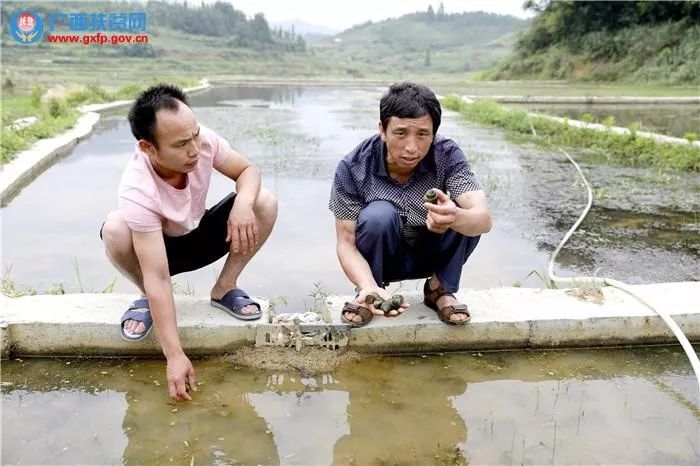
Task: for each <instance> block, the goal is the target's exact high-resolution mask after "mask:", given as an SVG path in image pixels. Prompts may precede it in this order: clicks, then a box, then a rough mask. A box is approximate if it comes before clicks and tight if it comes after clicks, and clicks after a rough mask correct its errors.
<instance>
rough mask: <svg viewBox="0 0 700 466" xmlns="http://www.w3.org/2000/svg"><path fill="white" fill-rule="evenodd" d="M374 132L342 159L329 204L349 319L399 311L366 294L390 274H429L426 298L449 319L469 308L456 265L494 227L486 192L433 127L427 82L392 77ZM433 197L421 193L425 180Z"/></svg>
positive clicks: (436, 109) (460, 320) (433, 103)
mask: <svg viewBox="0 0 700 466" xmlns="http://www.w3.org/2000/svg"><path fill="white" fill-rule="evenodd" d="M379 114H380V122H379V134H376V135H374V136H372V137H370V138H369V139H366V140H364V141H363V142H362V143H361V144H360V145H359V146H357V147H356V148H355V149H353V151H352V152H350V153H349V154H348V155H346V156H345V158H343V160H341V161H340V163H339V164H338V168H337V169H336V172H335V179H334V181H333V187H332V190H331V196H330V202H329V208H330V210H331V211H332V212H333V214H334V215H335V218H336V221H335V223H336V233H337V253H338V259H339V260H340V265H341V266H342V268H343V270H344V271H345V274H346V275H347V276H348V278H349V279H350V281H352V282H353V283H354V284H355V285H356V286H357V290H358V296H357V298H356V300H355V302H354V303H347V304H346V305H345V307H344V308H343V311H342V315H341V318H342V320H343V321H344V322H346V323H349V324H351V325H353V326H362V325H365V324H367V323H368V322H369V321H370V320H371V319H372V317H373V315H375V314H377V315H382V314H384V315H387V316H396V315H399V314H401V313H402V312H403V311H404V310H405V309H406V308H407V307H408V305H407V304H403V305H402V306H401V308H400V309H399V310H392V311H390V312H388V313H386V314H385V313H384V312H382V311H381V310H379V309H376V308H375V307H374V306H373V305H371V304H365V298H366V296H367V295H368V294H370V293H376V294H378V295H379V296H381V297H382V298H384V299H388V298H390V297H391V296H390V295H389V293H388V292H387V291H386V290H385V289H384V286H386V285H387V284H388V283H390V282H394V281H400V280H407V279H415V278H423V277H429V278H428V279H427V280H426V282H425V285H424V288H423V292H424V294H425V300H424V302H425V304H426V305H428V306H429V307H430V308H432V309H433V310H435V311H436V312H437V314H438V317H439V318H440V319H441V320H442V321H443V322H445V323H447V324H453V325H460V324H464V323H466V322H467V321H468V320H469V318H470V315H469V311H468V309H467V306H466V305H464V304H461V303H459V302H458V301H457V299H456V298H455V296H454V294H453V293H454V292H455V291H457V290H458V289H459V279H460V276H461V274H462V267H463V265H464V264H465V262H466V261H467V259H468V258H469V255H470V254H471V253H472V252H473V251H474V248H475V247H476V245H477V243H478V242H479V238H480V235H481V234H483V233H487V232H488V231H489V230H490V229H491V215H490V213H489V211H488V208H487V205H486V196H485V194H484V191H483V189H482V188H481V185H480V184H479V182H478V181H477V180H476V177H475V176H474V173H473V172H472V170H471V167H470V165H469V162H467V159H466V157H465V156H464V153H463V152H462V150H461V149H460V148H459V147H458V146H457V144H456V143H455V142H454V141H452V140H450V139H447V138H443V137H441V136H437V130H438V127H439V126H440V118H441V114H442V110H441V108H440V102H439V101H438V100H437V98H436V97H435V94H434V93H433V92H432V91H431V90H430V89H428V88H427V87H425V86H422V85H419V84H414V83H410V82H404V83H401V84H394V85H392V86H391V87H390V88H389V90H388V91H387V93H386V94H384V96H383V97H382V99H381V102H380V104H379ZM431 188H433V189H434V190H435V191H436V194H437V203H436V204H430V203H426V202H424V201H423V196H424V194H425V193H426V191H427V190H428V189H431Z"/></svg>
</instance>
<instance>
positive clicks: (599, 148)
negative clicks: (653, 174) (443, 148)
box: [443, 96, 700, 172]
mask: <svg viewBox="0 0 700 466" xmlns="http://www.w3.org/2000/svg"><path fill="white" fill-rule="evenodd" d="M443 105H444V106H445V107H446V108H449V109H452V110H456V111H459V112H460V113H461V114H462V115H463V116H464V117H465V118H467V119H468V120H470V121H474V122H477V123H481V124H486V125H489V126H494V127H499V128H503V129H505V130H506V131H508V132H509V133H510V134H512V135H514V136H517V137H519V138H521V139H522V138H525V140H527V141H531V142H535V143H537V144H541V145H545V146H548V147H551V146H562V147H577V148H585V149H587V150H589V151H591V152H593V153H594V154H595V155H596V156H597V158H598V159H600V160H601V161H605V162H611V163H620V164H624V165H631V166H642V167H658V168H673V169H677V170H684V171H695V172H700V148H699V147H697V146H693V145H691V144H667V143H660V142H656V141H653V140H651V139H648V138H642V137H638V136H637V134H636V131H635V128H634V127H632V128H630V131H631V134H629V135H620V134H615V133H612V132H609V131H596V130H593V129H586V128H576V127H573V126H570V125H568V124H567V123H564V124H560V123H557V122H555V121H551V120H549V119H546V118H542V117H537V116H533V115H528V113H527V112H526V111H525V110H509V109H506V108H505V107H503V106H501V105H498V104H497V103H495V102H492V101H487V100H483V101H477V102H475V103H472V104H468V103H466V102H464V101H463V100H462V99H460V98H459V97H457V96H447V97H445V98H444V99H443ZM565 121H566V120H565ZM613 123H614V120H611V119H608V121H607V125H608V126H611V125H612V124H613Z"/></svg>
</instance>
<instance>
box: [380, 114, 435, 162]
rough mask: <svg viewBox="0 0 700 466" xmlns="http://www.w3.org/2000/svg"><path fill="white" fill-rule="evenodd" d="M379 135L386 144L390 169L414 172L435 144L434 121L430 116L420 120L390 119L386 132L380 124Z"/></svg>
mask: <svg viewBox="0 0 700 466" xmlns="http://www.w3.org/2000/svg"><path fill="white" fill-rule="evenodd" d="M379 133H380V135H381V138H382V141H384V142H385V143H386V149H387V165H388V167H389V169H392V168H394V169H399V170H400V171H409V172H410V171H413V169H415V168H416V167H417V166H418V164H419V163H420V161H421V160H423V159H424V158H425V156H426V155H428V151H429V150H430V144H432V142H433V120H432V118H430V115H423V116H422V117H419V118H397V117H391V118H389V123H388V124H387V126H386V130H384V128H383V127H382V123H381V122H380V123H379Z"/></svg>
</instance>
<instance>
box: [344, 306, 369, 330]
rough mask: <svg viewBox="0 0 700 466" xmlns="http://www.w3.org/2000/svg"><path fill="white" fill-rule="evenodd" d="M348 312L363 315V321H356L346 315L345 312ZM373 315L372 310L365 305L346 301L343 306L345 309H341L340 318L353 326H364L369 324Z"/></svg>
mask: <svg viewBox="0 0 700 466" xmlns="http://www.w3.org/2000/svg"><path fill="white" fill-rule="evenodd" d="M348 312H352V313H354V314H355V315H358V316H360V317H362V322H354V321H352V320H350V319H348V318H347V317H345V314H346V313H348ZM372 317H374V314H373V313H372V311H370V310H369V309H367V308H366V307H364V306H360V305H359V304H355V303H345V306H343V310H342V311H340V320H342V321H343V322H344V323H346V324H349V325H352V326H353V327H364V326H365V325H367V324H369V322H370V321H371V320H372Z"/></svg>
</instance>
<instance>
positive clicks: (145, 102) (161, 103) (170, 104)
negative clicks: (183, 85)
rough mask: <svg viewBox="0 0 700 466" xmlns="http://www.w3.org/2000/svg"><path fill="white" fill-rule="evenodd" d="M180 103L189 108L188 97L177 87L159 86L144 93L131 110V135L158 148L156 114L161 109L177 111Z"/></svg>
mask: <svg viewBox="0 0 700 466" xmlns="http://www.w3.org/2000/svg"><path fill="white" fill-rule="evenodd" d="M178 101H180V102H182V103H183V104H185V105H187V106H189V104H188V103H187V97H186V96H185V93H184V92H182V89H180V88H179V87H177V86H173V85H170V84H157V85H155V86H153V87H150V88H148V89H146V90H145V91H143V92H142V93H141V94H139V96H138V97H137V98H136V102H134V105H132V106H131V109H130V110H129V124H130V125H131V134H133V135H134V137H135V138H136V140H137V141H138V140H141V139H145V140H146V141H148V142H150V143H152V144H153V145H155V146H156V147H158V144H156V138H155V130H156V112H157V111H158V110H161V109H164V108H165V109H168V110H177V109H178V105H179V104H178Z"/></svg>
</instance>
